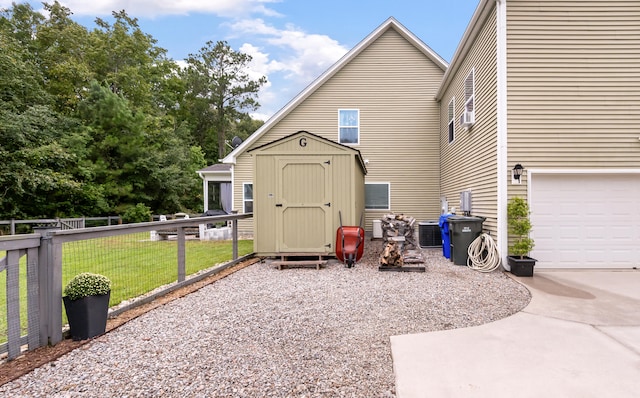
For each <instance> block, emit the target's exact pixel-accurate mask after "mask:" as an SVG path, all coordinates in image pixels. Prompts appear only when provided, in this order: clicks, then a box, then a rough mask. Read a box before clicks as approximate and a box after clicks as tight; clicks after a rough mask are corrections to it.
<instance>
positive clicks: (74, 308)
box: [62, 272, 111, 340]
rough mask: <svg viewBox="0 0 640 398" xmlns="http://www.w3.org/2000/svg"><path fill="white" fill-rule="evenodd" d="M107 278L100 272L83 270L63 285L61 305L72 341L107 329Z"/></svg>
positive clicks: (95, 334)
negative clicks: (94, 272)
mask: <svg viewBox="0 0 640 398" xmlns="http://www.w3.org/2000/svg"><path fill="white" fill-rule="evenodd" d="M110 296H111V281H110V280H109V278H107V277H106V276H104V275H99V274H92V273H90V272H84V273H81V274H78V275H76V276H75V277H73V279H71V280H70V281H69V283H68V284H67V285H66V286H65V288H64V296H63V297H62V300H63V302H64V308H65V311H66V312H67V319H68V320H69V328H70V329H71V330H70V332H71V337H72V338H73V340H85V339H89V338H92V337H95V336H98V335H100V334H102V333H104V331H105V330H106V328H107V315H108V313H109V298H110Z"/></svg>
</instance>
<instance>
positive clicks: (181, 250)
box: [178, 227, 187, 282]
mask: <svg viewBox="0 0 640 398" xmlns="http://www.w3.org/2000/svg"><path fill="white" fill-rule="evenodd" d="M186 274H187V272H186V261H185V244H184V227H178V282H182V281H184V280H185V278H186V276H187V275H186Z"/></svg>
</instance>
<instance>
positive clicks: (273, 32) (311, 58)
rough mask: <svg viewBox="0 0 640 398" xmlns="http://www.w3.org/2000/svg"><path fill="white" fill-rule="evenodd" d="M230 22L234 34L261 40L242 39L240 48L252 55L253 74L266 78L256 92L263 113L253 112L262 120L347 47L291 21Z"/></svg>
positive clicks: (324, 68)
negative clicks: (280, 23) (278, 23)
mask: <svg viewBox="0 0 640 398" xmlns="http://www.w3.org/2000/svg"><path fill="white" fill-rule="evenodd" d="M229 26H230V27H231V30H232V32H234V34H235V36H236V37H241V38H243V39H246V38H248V37H251V38H252V40H253V41H254V43H256V42H257V43H260V45H256V44H249V43H244V44H243V45H242V46H241V47H240V49H239V51H241V52H243V53H245V54H249V55H251V57H252V62H251V64H250V65H249V70H250V71H249V74H250V76H251V77H252V78H254V79H257V78H260V77H261V76H266V77H267V79H268V83H267V84H265V85H264V86H263V87H262V89H261V90H260V92H259V101H260V104H261V105H262V107H261V108H260V111H262V112H263V113H261V114H260V113H255V114H252V116H253V117H254V118H260V119H263V120H265V119H266V116H267V115H272V114H273V113H275V112H276V111H277V110H278V108H279V107H280V106H282V105H284V103H286V102H287V101H289V100H291V99H292V98H293V96H294V95H296V94H297V93H298V92H299V91H300V90H302V89H303V88H304V87H305V86H306V85H308V84H309V83H311V82H312V81H313V79H315V78H317V77H318V76H319V75H320V74H321V73H323V72H324V71H325V70H326V69H328V68H329V67H330V66H331V65H333V64H334V63H335V62H336V61H337V60H338V59H340V57H342V56H343V55H344V54H345V53H346V52H347V51H348V50H347V49H346V48H345V47H344V46H342V45H340V43H338V42H337V41H336V40H333V39H331V38H330V37H329V36H326V35H317V34H308V33H306V32H304V31H302V30H301V29H299V28H296V27H295V26H293V25H288V26H286V27H285V29H278V28H276V27H274V26H272V25H268V24H266V23H265V22H264V21H263V20H261V19H252V20H249V19H244V20H240V21H237V22H235V23H232V24H230V25H229Z"/></svg>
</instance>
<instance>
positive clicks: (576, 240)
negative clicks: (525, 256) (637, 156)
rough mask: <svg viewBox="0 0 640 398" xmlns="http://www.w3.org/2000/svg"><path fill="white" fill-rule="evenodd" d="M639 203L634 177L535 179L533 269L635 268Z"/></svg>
mask: <svg viewBox="0 0 640 398" xmlns="http://www.w3.org/2000/svg"><path fill="white" fill-rule="evenodd" d="M638 198H640V175H638V174H534V175H533V176H532V180H531V202H532V203H531V223H532V225H533V229H532V234H531V237H532V238H534V240H535V247H534V249H533V251H532V252H531V257H533V258H535V259H537V260H538V263H537V264H536V268H538V267H541V268H632V267H638V266H640V200H639V199H638Z"/></svg>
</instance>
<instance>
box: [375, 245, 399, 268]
mask: <svg viewBox="0 0 640 398" xmlns="http://www.w3.org/2000/svg"><path fill="white" fill-rule="evenodd" d="M403 264H404V259H403V257H402V252H401V251H400V247H399V245H398V243H397V242H395V241H393V240H390V241H387V243H385V245H384V250H383V251H382V255H381V256H380V265H383V266H387V267H402V265H403Z"/></svg>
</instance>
